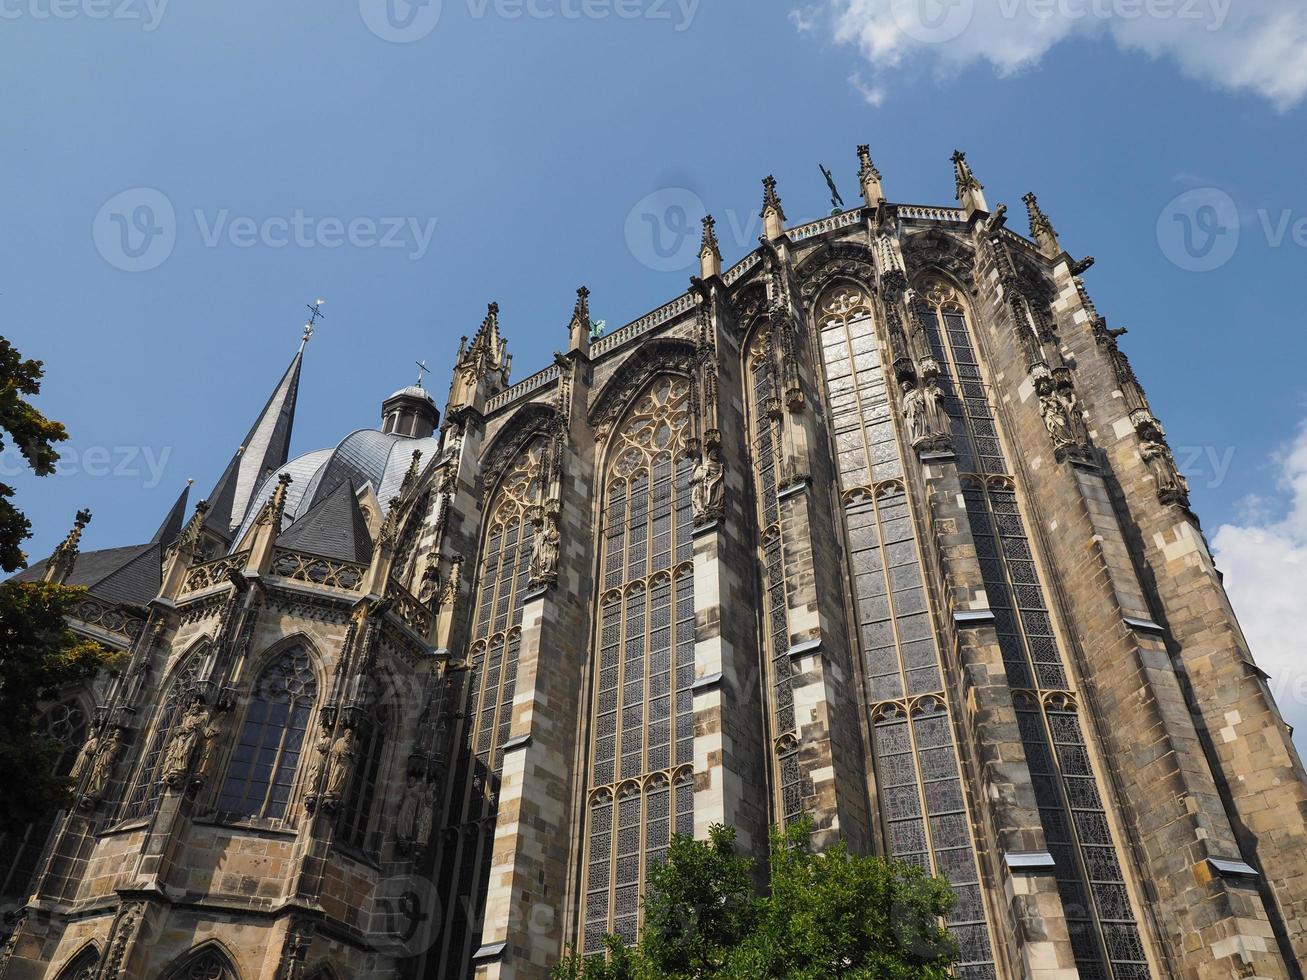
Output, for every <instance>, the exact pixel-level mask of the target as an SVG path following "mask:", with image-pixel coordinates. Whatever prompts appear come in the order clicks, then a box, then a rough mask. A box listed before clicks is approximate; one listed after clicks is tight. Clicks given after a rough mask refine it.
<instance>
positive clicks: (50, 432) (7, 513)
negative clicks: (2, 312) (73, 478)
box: [0, 337, 68, 572]
mask: <svg viewBox="0 0 1307 980" xmlns="http://www.w3.org/2000/svg"><path fill="white" fill-rule="evenodd" d="M44 376H45V370H44V368H43V366H42V364H41V362H40V361H33V360H24V359H23V355H22V354H20V353H18V351H17V350H16V349H15V348H14V346H13V344H11V343H9V341H8V340H6V339H5V338H4V337H0V451H3V450H4V448H5V442H4V439H3V438H2V435H3V433H8V434H9V437H10V438H11V439H13V441H14V444H15V445H16V446H17V447H18V451H19V452H21V453H22V454H23V458H24V459H25V460H27V465H28V466H30V467H31V468H32V472H33V473H35V474H36V475H37V476H49V475H50V474H51V473H53V472H54V466H55V463H57V462H58V461H59V453H58V452H56V451H55V448H54V446H55V443H57V442H63V441H64V440H65V439H67V438H68V433H67V431H66V430H65V429H64V427H63V425H62V423H59V422H51V421H50V420H49V419H47V418H46V417H45V416H44V415H42V414H41V413H40V412H39V411H38V410H37V409H36V407H35V406H33V405H32V403H31V402H29V401H28V400H27V399H26V398H25V397H23V396H24V395H38V394H40V392H41V378H43V377H44ZM13 496H14V488H13V487H11V486H9V485H8V484H4V483H0V569H3V570H4V571H6V572H14V571H17V570H18V569H20V568H23V567H24V566H25V565H26V564H27V556H26V555H25V554H23V549H22V543H23V541H24V540H25V539H27V538H28V537H30V536H31V534H32V524H31V522H30V521H28V519H27V518H26V517H24V516H23V514H22V512H21V511H19V510H18V508H17V507H15V506H14V505H13V502H12V498H13Z"/></svg>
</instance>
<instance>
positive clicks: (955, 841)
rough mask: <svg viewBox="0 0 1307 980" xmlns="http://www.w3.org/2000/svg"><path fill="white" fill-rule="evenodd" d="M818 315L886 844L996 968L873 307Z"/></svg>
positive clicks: (844, 297) (836, 303)
mask: <svg viewBox="0 0 1307 980" xmlns="http://www.w3.org/2000/svg"><path fill="white" fill-rule="evenodd" d="M817 317H818V319H817V326H818V330H819V336H820V342H821V350H822V363H823V367H824V369H825V376H826V404H827V412H828V416H829V423H830V426H831V428H832V431H833V433H834V438H835V450H836V465H837V467H838V470H839V476H840V490H841V498H842V500H843V503H844V520H845V533H846V541H847V544H848V552H849V563H850V568H851V572H852V575H853V581H854V592H855V596H854V598H855V612H856V614H857V620H858V629H859V639H860V641H861V643H860V647H861V651H862V657H863V682H864V684H865V685H866V690H867V699H868V700H869V701H870V702H871V703H872V705H873V708H872V710H873V728H872V750H873V755H874V758H875V765H876V776H877V789H878V792H879V794H880V805H881V811H882V817H883V822H884V827H885V834H886V838H887V850H888V851H889V854H890V855H891V856H892V857H894V858H897V859H899V860H902V861H907V862H910V863H913V864H917V865H919V866H921V867H922V868H924V869H925V870H927V871H929V872H931V873H932V874H940V875H943V876H945V877H946V878H948V880H949V882H950V883H951V884H952V885H953V887H954V890H955V891H956V892H957V894H958V898H959V900H958V904H957V906H956V908H955V909H954V910H953V913H952V914H951V915H950V917H949V930H950V932H951V933H952V935H953V937H954V939H956V940H957V943H958V947H959V949H960V951H961V958H960V960H959V966H958V973H959V975H960V976H963V977H966V978H969V980H980V978H985V977H992V976H993V973H994V965H993V959H994V957H993V951H992V946H991V942H990V936H989V927H988V925H987V920H986V914H985V908H984V903H983V902H982V900H981V890H980V884H979V881H980V877H979V871H978V868H977V864H976V856H975V843H974V841H973V839H972V834H971V826H972V820H971V819H970V817H969V815H968V811H967V803H966V799H965V794H964V792H963V788H962V779H961V774H960V767H959V763H958V754H957V747H956V745H955V743H954V738H953V730H952V723H951V720H950V717H949V712H948V708H947V704H946V702H945V700H944V689H943V688H944V681H943V675H942V673H941V669H940V657H939V649H938V647H937V645H936V641H935V629H934V625H933V621H932V618H931V611H930V607H929V603H928V601H927V597H926V586H925V578H924V575H923V572H922V565H921V555H920V550H919V545H918V540H917V532H916V526H915V520H914V517H913V513H912V506H911V502H910V500H909V497H908V494H907V492H906V489H905V486H904V482H903V457H902V454H901V450H900V449H899V442H898V434H897V432H896V430H895V424H894V419H893V415H892V406H891V403H890V394H889V390H888V386H887V381H886V372H885V368H884V365H883V363H882V359H881V351H880V347H879V343H878V340H877V337H876V331H875V326H874V323H873V320H872V312H871V304H870V301H869V300H868V298H867V295H866V294H865V293H863V292H862V291H861V290H859V289H857V288H856V287H854V286H851V285H841V286H837V287H835V288H833V289H832V290H831V291H830V292H828V293H827V294H825V296H824V297H823V298H822V300H821V301H820V302H819V303H818V308H817Z"/></svg>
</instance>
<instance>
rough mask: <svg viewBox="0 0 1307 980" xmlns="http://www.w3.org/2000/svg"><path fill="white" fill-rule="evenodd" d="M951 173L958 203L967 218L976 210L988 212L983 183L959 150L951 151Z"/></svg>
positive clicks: (965, 156)
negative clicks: (954, 182) (955, 183)
mask: <svg viewBox="0 0 1307 980" xmlns="http://www.w3.org/2000/svg"><path fill="white" fill-rule="evenodd" d="M953 174H954V177H955V178H956V180H957V196H958V203H959V204H961V205H962V210H964V211H965V212H966V213H967V218H968V219H969V218H970V217H971V216H972V215H973V214H975V213H976V212H978V211H984V212H985V213H987V214H988V213H989V204H988V203H986V201H985V185H984V184H982V183H981V182H980V181H978V180H977V179H976V175H975V174H974V173H972V172H971V165H970V164H968V163H967V155H966V154H965V153H963V152H962V151H961V150H955V151H954V153H953Z"/></svg>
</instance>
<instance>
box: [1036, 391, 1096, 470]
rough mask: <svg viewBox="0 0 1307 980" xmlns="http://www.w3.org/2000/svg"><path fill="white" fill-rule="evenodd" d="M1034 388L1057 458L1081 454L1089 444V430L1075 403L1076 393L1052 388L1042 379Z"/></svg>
mask: <svg viewBox="0 0 1307 980" xmlns="http://www.w3.org/2000/svg"><path fill="white" fill-rule="evenodd" d="M1037 390H1038V392H1039V413H1040V415H1041V416H1043V419H1044V428H1045V429H1047V430H1048V434H1049V436H1050V437H1051V438H1052V440H1053V453H1054V455H1055V456H1056V457H1057V459H1058V460H1059V461H1060V460H1063V459H1065V458H1067V456H1083V455H1084V454H1085V451H1086V449H1087V447H1088V445H1089V433H1088V431H1087V429H1086V428H1085V420H1084V418H1083V417H1082V416H1081V414H1080V409H1079V407H1078V406H1077V405H1076V401H1075V393H1074V392H1067V393H1063V392H1060V391H1055V390H1053V386H1052V385H1051V384H1050V383H1048V382H1042V383H1041V384H1040V385H1039V387H1038V389H1037Z"/></svg>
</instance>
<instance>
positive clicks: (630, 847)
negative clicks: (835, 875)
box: [584, 375, 694, 952]
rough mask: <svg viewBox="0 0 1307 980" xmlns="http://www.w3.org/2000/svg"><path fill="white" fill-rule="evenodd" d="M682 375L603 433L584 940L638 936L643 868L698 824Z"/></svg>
mask: <svg viewBox="0 0 1307 980" xmlns="http://www.w3.org/2000/svg"><path fill="white" fill-rule="evenodd" d="M689 439H690V385H689V382H688V381H687V380H686V379H685V378H682V377H674V376H671V375H665V376H662V377H659V378H656V379H655V380H654V381H653V382H652V383H651V384H650V386H649V387H648V388H647V389H646V390H645V392H644V393H643V394H642V395H641V396H640V397H639V398H638V399H637V400H636V402H635V404H634V405H633V406H632V408H631V409H630V411H629V413H628V415H627V417H626V419H625V420H624V421H623V422H622V424H621V425H620V426H619V427H618V429H617V431H616V432H615V433H614V435H613V437H612V442H611V443H610V446H609V449H608V454H607V459H608V464H607V471H606V473H605V474H604V498H603V499H604V510H603V515H602V518H601V534H602V540H603V554H602V555H601V558H600V568H601V569H602V582H601V591H600V599H599V625H598V631H597V636H596V649H595V651H594V663H593V670H594V677H595V693H594V703H593V705H592V713H591V725H590V731H591V742H590V747H589V748H590V766H589V770H588V772H587V774H586V775H587V793H586V801H587V805H588V809H589V836H588V846H587V860H586V866H585V875H586V878H585V890H586V897H585V925H584V949H585V950H586V951H587V952H592V951H595V950H597V949H600V948H601V947H602V945H603V937H604V935H605V934H606V933H609V932H612V933H615V934H617V935H618V936H620V937H621V938H622V939H623V940H624V941H625V942H628V943H629V942H634V941H635V938H636V934H637V931H638V928H639V916H640V895H641V894H642V893H643V890H644V885H645V881H646V875H647V872H648V868H649V866H650V864H651V863H652V862H653V861H656V860H657V859H658V858H659V857H660V856H661V855H662V853H663V852H664V851H665V849H666V848H667V845H668V843H669V842H670V837H671V834H673V833H679V834H691V833H693V832H694V787H693V763H694V695H693V691H692V689H691V688H692V685H693V683H694V567H693V531H694V522H693V507H692V504H691V480H692V477H693V474H694V463H693V461H692V460H691V458H690V455H689V446H688V443H689Z"/></svg>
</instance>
